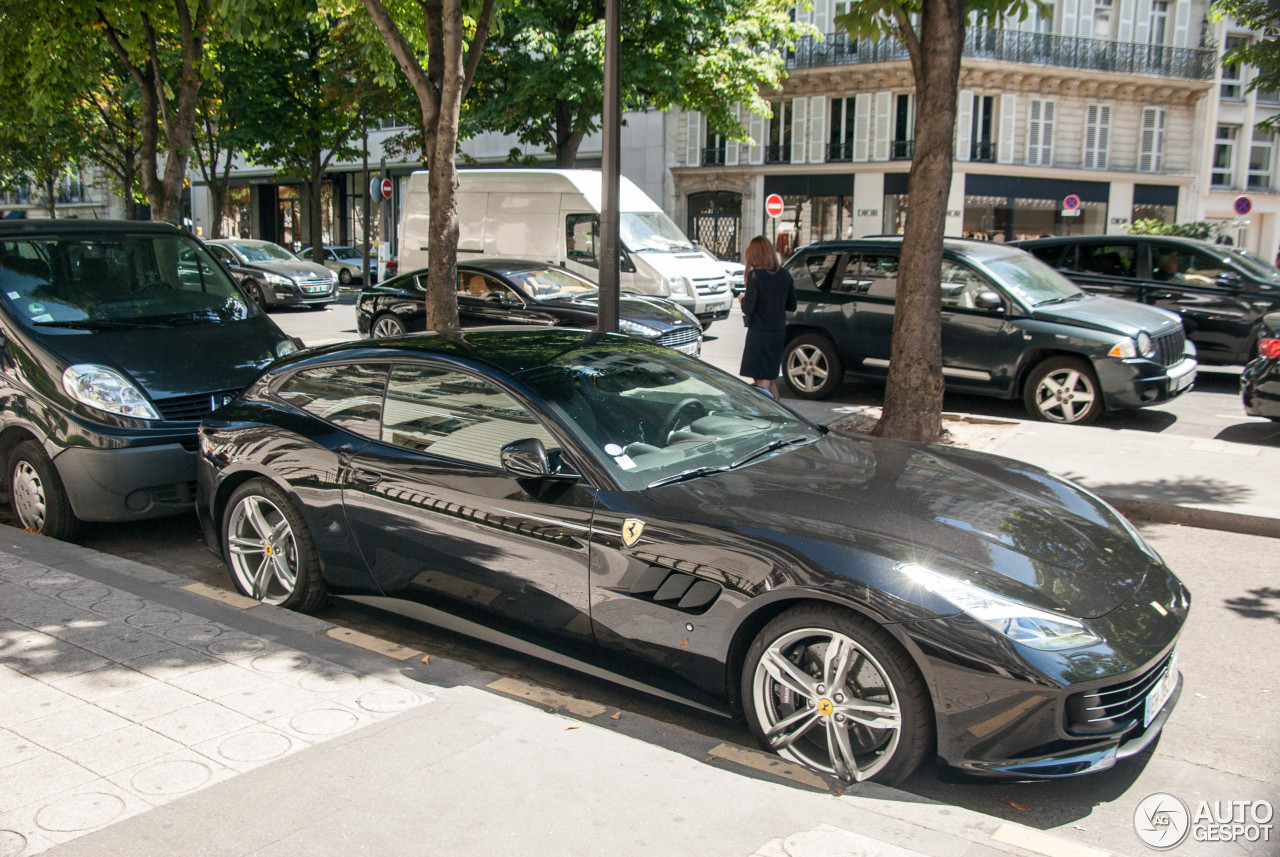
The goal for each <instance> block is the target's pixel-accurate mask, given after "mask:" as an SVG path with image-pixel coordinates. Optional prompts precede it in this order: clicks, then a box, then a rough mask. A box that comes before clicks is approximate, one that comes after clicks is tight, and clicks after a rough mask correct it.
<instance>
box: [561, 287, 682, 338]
mask: <svg viewBox="0 0 1280 857" xmlns="http://www.w3.org/2000/svg"><path fill="white" fill-rule="evenodd" d="M541 305H542V306H563V307H575V308H578V309H584V308H590V309H591V310H595V309H596V308H597V307H598V302H597V301H596V300H594V299H592V300H580V301H572V300H549V301H541ZM618 317H619V318H625V319H627V320H628V321H634V322H638V323H639V324H646V325H648V326H649V327H653V328H657V329H658V330H661V331H663V332H666V331H668V330H671V329H673V328H676V327H693V326H694V321H693V320H692V319H690V318H689V317H688V316H687V315H685V314H684V312H683V311H682V310H681V309H680V307H678V306H677V305H675V304H673V303H672V302H671V301H668V300H663V299H661V298H641V297H635V296H632V295H623V296H622V297H620V298H619V299H618Z"/></svg>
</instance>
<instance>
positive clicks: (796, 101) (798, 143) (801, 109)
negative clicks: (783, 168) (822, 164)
mask: <svg viewBox="0 0 1280 857" xmlns="http://www.w3.org/2000/svg"><path fill="white" fill-rule="evenodd" d="M790 110H791V163H793V164H803V163H804V162H805V155H806V154H808V152H809V123H808V122H807V121H806V120H807V118H808V116H809V99H807V98H805V97H803V96H801V97H800V98H793V99H791V107H790Z"/></svg>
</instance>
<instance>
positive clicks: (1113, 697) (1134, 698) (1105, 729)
mask: <svg viewBox="0 0 1280 857" xmlns="http://www.w3.org/2000/svg"><path fill="white" fill-rule="evenodd" d="M1172 657H1173V653H1172V652H1170V653H1169V654H1167V655H1165V656H1164V657H1163V658H1161V659H1160V660H1158V661H1157V662H1156V663H1155V664H1154V665H1153V666H1152V667H1150V668H1149V669H1147V670H1146V671H1145V672H1144V673H1142V674H1141V675H1140V676H1138V677H1137V678H1131V679H1129V680H1127V681H1122V682H1118V683H1116V684H1110V685H1106V686H1105V687H1100V688H1097V689H1096V690H1090V691H1085V692H1084V693H1076V694H1072V695H1071V696H1070V697H1069V698H1068V699H1067V731H1068V732H1070V733H1071V734H1073V735H1100V734H1108V733H1113V732H1124V731H1126V730H1127V729H1129V728H1131V727H1132V726H1133V725H1134V724H1135V723H1141V722H1142V713H1143V704H1144V703H1145V702H1146V700H1147V694H1148V693H1150V692H1151V688H1153V687H1155V685H1156V683H1157V682H1158V681H1160V678H1161V676H1163V675H1164V673H1165V670H1167V669H1168V668H1169V659H1170V658H1172Z"/></svg>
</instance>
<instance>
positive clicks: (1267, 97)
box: [1254, 89, 1280, 104]
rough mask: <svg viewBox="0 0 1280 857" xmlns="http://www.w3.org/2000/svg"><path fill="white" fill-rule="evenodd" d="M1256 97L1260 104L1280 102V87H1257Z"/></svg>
mask: <svg viewBox="0 0 1280 857" xmlns="http://www.w3.org/2000/svg"><path fill="white" fill-rule="evenodd" d="M1254 97H1256V98H1257V99H1258V103H1259V104H1280V89H1257V90H1255V91H1254Z"/></svg>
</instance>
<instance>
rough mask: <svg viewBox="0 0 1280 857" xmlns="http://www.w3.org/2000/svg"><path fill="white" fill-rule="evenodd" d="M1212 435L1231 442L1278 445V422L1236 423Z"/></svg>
mask: <svg viewBox="0 0 1280 857" xmlns="http://www.w3.org/2000/svg"><path fill="white" fill-rule="evenodd" d="M1214 437H1215V438H1216V439H1217V440H1225V441H1230V442H1231V443H1250V444H1254V445H1257V446H1276V447H1280V423H1277V422H1271V421H1270V420H1268V421H1267V422H1265V423H1262V422H1249V423H1237V424H1235V425H1233V426H1227V427H1226V428H1224V429H1222V430H1221V431H1219V432H1218V433H1217V434H1216V435H1214Z"/></svg>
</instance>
